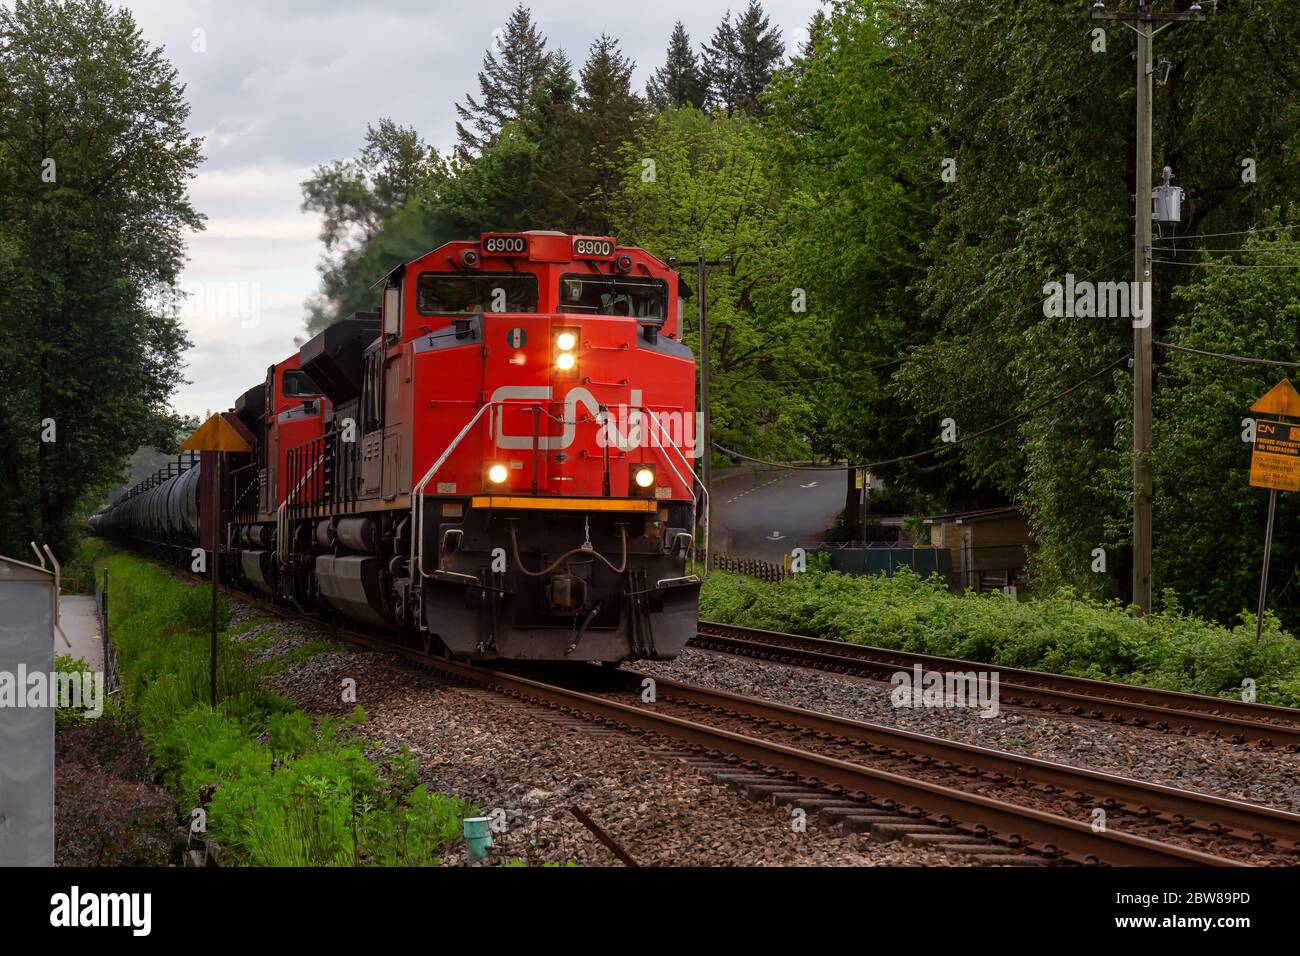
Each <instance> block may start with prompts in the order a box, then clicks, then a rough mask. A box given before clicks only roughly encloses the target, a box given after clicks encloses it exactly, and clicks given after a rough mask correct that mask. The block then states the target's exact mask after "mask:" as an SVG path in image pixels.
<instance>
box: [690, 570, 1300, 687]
mask: <svg viewBox="0 0 1300 956" xmlns="http://www.w3.org/2000/svg"><path fill="white" fill-rule="evenodd" d="M700 616H701V617H702V618H705V619H707V620H715V621H719V622H725V623H734V624H741V625H746V626H749V627H758V628H764V629H767V630H774V631H787V632H790V633H795V634H807V635H810V636H812V637H821V638H828V639H832V640H841V641H848V642H850V643H854V644H871V645H875V646H878V647H889V648H898V649H901V650H908V651H914V652H919V653H924V654H936V655H940V656H944V657H957V658H962V659H965V660H972V661H980V662H984V663H989V664H1001V665H1003V666H1005V667H1025V668H1031V669H1035V670H1042V671H1049V672H1052V673H1059V674H1071V675H1075V676H1080V677H1091V678H1096V679H1100V680H1111V681H1119V682H1122V683H1129V684H1142V685H1147V686H1151V687H1162V688H1166V689H1171V690H1180V691H1187V692H1190V693H1196V694H1209V695H1213V696H1221V697H1234V698H1237V699H1240V698H1241V695H1242V686H1243V681H1246V680H1253V681H1254V682H1255V685H1256V694H1257V699H1258V701H1259V702H1261V703H1270V704H1280V705H1283V706H1289V707H1296V706H1300V641H1297V640H1296V639H1295V638H1294V637H1293V636H1292V635H1290V634H1288V633H1286V632H1285V631H1283V630H1282V629H1281V626H1280V624H1279V623H1278V620H1277V618H1276V617H1275V616H1273V615H1272V614H1268V615H1267V616H1266V617H1265V620H1264V629H1263V636H1262V637H1261V639H1260V640H1259V641H1258V642H1256V641H1255V639H1254V637H1255V619H1254V615H1253V614H1250V613H1243V614H1242V617H1241V621H1240V623H1238V624H1237V625H1236V626H1235V627H1224V626H1222V625H1219V624H1215V623H1213V622H1210V621H1205V620H1202V619H1200V618H1197V617H1193V616H1191V615H1189V614H1187V613H1185V612H1184V611H1183V609H1182V608H1180V607H1179V605H1178V602H1177V599H1176V597H1175V596H1174V595H1173V594H1172V593H1171V592H1166V593H1165V594H1164V596H1163V600H1162V607H1161V608H1160V609H1159V610H1158V611H1157V612H1156V613H1154V614H1152V615H1151V616H1150V617H1149V618H1147V619H1145V620H1144V619H1141V618H1137V617H1135V616H1133V615H1132V614H1131V613H1130V612H1129V610H1128V609H1127V608H1124V607H1122V606H1121V605H1120V604H1118V603H1115V602H1101V601H1095V600H1092V599H1088V598H1083V597H1080V596H1078V595H1076V594H1073V593H1071V592H1070V591H1068V590H1061V591H1058V592H1057V593H1055V594H1051V595H1046V596H1042V597H1039V598H1037V599H1035V600H1031V601H1014V600H1009V599H1008V598H1006V597H1005V596H1004V595H1002V594H1000V593H992V594H975V593H971V592H967V593H963V594H954V593H952V592H949V591H948V590H947V589H946V588H945V587H944V586H943V585H942V583H941V582H939V581H937V580H932V581H926V580H922V579H921V578H919V577H917V576H916V575H915V574H913V573H910V572H906V571H905V572H903V573H898V574H895V575H894V576H893V577H885V576H883V575H880V576H871V577H867V576H863V577H853V576H850V575H845V574H838V573H835V572H832V571H826V570H824V569H817V570H810V571H808V572H806V573H803V574H797V575H794V576H792V577H789V578H786V579H785V580H784V581H782V582H781V583H780V584H769V583H767V582H764V581H759V580H757V579H755V578H749V577H744V576H742V575H736V574H729V573H726V572H721V571H715V572H712V573H711V574H710V575H709V577H708V579H707V580H706V582H705V585H704V589H703V592H702V594H701V599H700Z"/></svg>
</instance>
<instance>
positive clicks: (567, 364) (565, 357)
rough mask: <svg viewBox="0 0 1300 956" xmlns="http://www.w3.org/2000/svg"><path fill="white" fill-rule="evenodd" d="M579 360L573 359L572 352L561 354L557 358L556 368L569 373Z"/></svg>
mask: <svg viewBox="0 0 1300 956" xmlns="http://www.w3.org/2000/svg"><path fill="white" fill-rule="evenodd" d="M576 362H577V359H575V358H574V357H573V353H572V352H561V353H560V354H559V355H557V356H556V357H555V367H556V368H558V369H559V370H560V371H561V372H567V371H569V370H570V369H572V368H573V366H574V364H575V363H576Z"/></svg>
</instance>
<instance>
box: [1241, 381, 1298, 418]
mask: <svg viewBox="0 0 1300 956" xmlns="http://www.w3.org/2000/svg"><path fill="white" fill-rule="evenodd" d="M1250 410H1251V411H1252V412H1263V413H1264V414H1265V415H1285V416H1287V417H1288V418H1300V392H1297V391H1296V390H1295V386H1294V385H1292V384H1291V380H1290V379H1289V378H1284V379H1282V381H1280V382H1278V383H1277V384H1276V385H1274V386H1273V387H1272V388H1270V389H1269V390H1268V391H1267V392H1266V393H1265V395H1264V397H1263V398H1261V399H1260V400H1259V401H1257V402H1256V403H1255V404H1254V405H1252V406H1250Z"/></svg>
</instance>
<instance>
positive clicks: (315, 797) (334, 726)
mask: <svg viewBox="0 0 1300 956" xmlns="http://www.w3.org/2000/svg"><path fill="white" fill-rule="evenodd" d="M87 547H88V548H90V549H91V550H92V552H93V555H94V557H95V561H96V565H97V567H98V568H102V567H104V566H106V567H107V568H108V570H109V580H110V589H111V592H110V600H109V613H110V627H111V629H112V633H113V637H114V640H115V641H116V643H117V647H118V655H119V659H120V662H121V670H122V682H123V690H124V698H125V706H126V707H127V709H128V710H129V712H130V713H131V715H132V717H133V718H134V719H135V720H136V721H137V723H138V725H139V727H140V732H141V735H142V738H143V740H144V743H145V746H146V748H147V749H148V751H149V753H150V756H151V758H152V760H153V762H154V767H155V770H156V772H157V773H158V774H159V776H160V778H161V780H162V782H163V784H164V785H165V786H166V787H167V789H168V790H170V791H171V792H172V793H173V794H174V795H175V796H176V798H177V800H178V801H179V803H180V806H181V807H182V808H183V809H186V808H198V807H202V808H203V810H204V815H205V818H206V819H205V826H206V831H207V833H208V834H209V836H211V837H213V838H215V839H216V840H217V841H218V842H220V843H221V844H222V845H223V846H224V848H225V849H226V852H227V857H228V859H229V860H231V861H232V862H235V863H238V864H243V865H252V866H354V865H375V866H388V865H403V866H411V865H431V864H436V863H437V862H438V859H439V854H440V853H442V852H444V850H445V849H446V847H447V846H448V845H449V844H450V843H451V842H452V841H454V840H456V839H457V838H458V837H459V833H460V821H461V819H462V818H463V817H465V816H470V815H473V814H474V813H475V812H476V811H475V808H473V807H471V806H469V805H467V804H465V803H464V802H462V801H460V800H457V799H455V798H452V797H448V796H445V795H443V794H437V793H431V792H429V791H428V790H427V789H426V788H424V787H423V786H420V785H419V784H418V779H417V777H418V766H417V764H416V762H415V760H414V759H413V758H412V757H411V756H410V754H409V753H407V752H406V751H405V750H404V749H403V751H402V752H400V753H399V754H398V755H397V756H396V757H395V758H393V759H391V760H388V761H383V762H376V761H374V760H371V759H370V758H369V756H368V755H367V752H366V747H365V742H364V740H363V739H362V738H361V736H360V735H359V734H357V733H356V732H355V730H354V725H355V724H357V723H359V722H361V721H363V720H364V714H363V713H362V712H361V711H360V708H358V709H357V713H356V714H355V715H354V716H353V718H351V719H349V720H338V719H336V718H330V717H320V718H312V717H309V716H308V715H307V714H305V713H303V712H302V711H300V710H298V709H296V708H295V707H294V705H293V703H292V702H291V701H289V700H288V699H287V698H285V697H283V696H281V695H278V694H275V693H273V692H271V691H269V690H267V689H265V688H264V687H262V686H261V685H260V684H259V681H258V677H259V675H260V674H262V673H265V672H269V671H270V670H271V669H273V668H274V667H275V666H277V662H276V661H272V662H270V663H269V664H264V665H257V664H253V663H252V662H251V661H250V660H249V659H248V655H247V651H246V649H245V648H244V647H243V646H242V645H241V644H240V643H238V642H235V641H232V640H231V632H230V631H229V630H228V625H229V613H228V608H227V607H225V606H224V605H223V606H222V607H221V608H220V619H219V624H220V627H221V628H222V630H221V631H220V632H219V633H218V661H219V668H218V681H217V686H218V691H219V703H218V705H217V707H215V708H213V707H211V706H209V704H208V699H209V688H208V666H209V647H210V643H209V642H210V637H209V634H210V631H209V614H210V600H211V598H210V592H209V591H208V590H207V589H206V588H202V587H191V586H189V585H187V584H185V583H183V582H181V581H179V580H176V579H174V578H172V577H169V576H167V575H166V574H164V573H163V572H162V571H161V570H159V569H158V568H156V567H154V566H153V565H151V564H148V563H146V562H144V561H142V560H139V559H137V558H133V557H129V556H126V555H121V554H117V553H113V552H109V551H108V550H107V549H105V548H104V546H103V545H102V544H99V543H96V542H92V543H90V544H88V546H87ZM244 626H245V627H248V626H252V625H251V624H245V625H244ZM334 649H336V648H335V647H334V646H333V645H330V644H328V643H327V642H312V643H311V644H308V645H306V646H304V647H303V648H301V649H299V650H298V651H296V652H295V654H296V655H297V657H295V659H305V657H308V656H311V655H312V654H316V653H320V652H322V651H324V650H334Z"/></svg>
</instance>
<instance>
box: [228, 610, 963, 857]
mask: <svg viewBox="0 0 1300 956" xmlns="http://www.w3.org/2000/svg"><path fill="white" fill-rule="evenodd" d="M231 607H232V622H234V623H235V626H236V627H238V624H239V622H248V626H247V627H246V628H245V629H244V633H243V634H241V635H239V637H237V638H236V639H237V640H256V649H255V650H254V653H255V654H256V656H257V657H258V658H259V659H266V658H269V657H271V656H275V657H283V658H284V663H283V665H282V666H281V668H280V669H279V670H277V671H276V672H275V673H274V674H271V675H269V676H267V677H266V678H265V680H266V682H267V683H268V685H269V686H271V687H272V688H274V689H276V690H278V691H280V692H281V693H284V694H286V695H287V696H288V697H290V698H291V699H292V700H294V702H295V703H296V704H297V705H298V706H300V707H302V708H303V709H304V710H306V711H308V712H309V713H327V714H332V715H336V716H340V717H341V716H346V715H348V714H351V713H352V711H353V708H354V706H355V704H353V703H352V702H351V701H350V700H347V701H345V700H344V699H343V696H344V695H343V693H342V688H343V685H344V682H345V680H346V679H349V678H350V679H351V680H352V681H355V682H356V685H355V686H356V695H357V699H356V703H357V704H360V705H361V706H362V708H364V710H365V713H366V722H365V723H364V724H363V725H360V726H359V727H358V730H359V732H360V733H362V734H363V735H365V736H366V737H368V738H369V739H370V740H371V741H372V742H373V746H374V750H375V751H376V753H375V756H376V757H380V756H387V755H391V754H393V753H396V752H397V751H398V750H399V749H400V747H401V746H403V745H405V746H406V747H407V748H408V749H409V750H410V752H411V753H412V755H413V756H414V757H415V758H416V759H417V760H418V761H419V764H420V767H421V782H423V783H425V784H426V785H427V786H429V787H430V788H431V789H434V790H437V791H440V792H444V793H449V794H454V795H457V796H460V797H462V798H464V799H466V800H468V801H470V802H472V803H474V804H476V805H477V806H479V807H480V808H481V810H482V812H483V813H484V814H485V815H489V816H492V815H496V816H497V818H498V819H500V818H501V816H502V815H504V820H505V829H504V831H503V832H498V833H495V834H494V837H493V839H494V841H495V844H496V849H495V852H494V858H495V860H497V861H501V862H504V861H515V860H518V861H522V862H526V863H527V864H529V865H541V864H544V863H550V864H564V863H568V862H572V863H576V864H578V865H596V866H603V865H622V864H621V863H620V862H619V861H618V860H617V858H616V857H615V856H614V854H613V853H612V852H611V851H610V850H609V849H608V848H606V847H605V846H604V845H602V844H601V843H600V842H599V841H598V840H597V839H596V837H595V836H594V835H593V834H592V833H591V832H590V831H588V830H587V829H586V828H585V827H584V826H583V825H582V824H580V823H579V822H578V821H577V819H575V818H574V816H573V815H572V814H571V813H570V808H571V807H575V806H576V807H579V808H580V809H582V810H583V811H585V812H586V813H587V814H588V815H589V816H590V817H591V818H592V819H593V820H594V821H595V822H596V823H597V824H598V825H599V826H600V827H601V828H603V829H604V830H605V831H606V832H607V833H608V834H609V835H610V836H611V837H612V838H613V839H614V840H615V841H616V842H617V843H618V844H619V845H620V846H622V847H623V848H624V849H625V850H626V851H627V853H628V854H630V855H631V857H632V858H633V859H634V860H635V861H636V862H637V863H638V864H641V865H669V866H673V865H678V866H777V865H779V866H954V865H966V864H967V862H968V860H967V859H966V858H965V857H962V856H959V855H954V856H949V855H947V854H946V853H944V852H943V851H940V850H936V849H933V848H930V847H923V846H914V845H909V844H905V843H897V842H883V843H882V842H875V841H873V840H871V839H870V837H869V836H868V835H867V834H865V833H842V832H840V830H839V829H838V828H834V827H828V826H826V825H824V824H821V823H819V822H817V820H816V817H815V815H814V814H812V813H809V814H808V817H807V826H806V830H804V831H803V832H796V828H795V826H794V825H792V824H793V816H792V813H791V809H790V808H789V807H777V806H771V805H764V804H760V803H757V802H755V801H752V800H750V799H748V798H747V797H745V796H743V795H742V794H740V793H739V792H737V791H736V790H733V789H731V788H729V787H728V786H726V785H724V784H722V783H720V782H718V781H716V780H715V779H714V778H713V777H712V776H710V775H706V774H702V773H699V772H697V771H695V770H693V769H692V768H691V767H689V766H687V765H686V764H684V763H682V762H680V761H678V760H676V759H673V758H671V757H667V756H664V755H663V750H664V748H663V747H662V745H660V744H657V743H652V742H650V741H647V740H646V739H644V738H642V737H638V736H634V735H631V734H625V733H619V732H615V731H610V730H607V729H605V728H603V727H601V726H599V725H595V724H590V725H588V724H584V723H583V722H580V721H575V720H571V719H561V718H560V717H559V715H553V714H552V713H551V712H546V711H544V710H543V709H542V708H538V707H532V706H529V705H526V704H521V703H520V702H517V701H514V700H511V699H508V698H505V697H502V696H500V695H496V694H494V693H492V692H489V691H484V690H480V689H477V688H465V687H461V686H458V685H451V684H444V683H442V682H440V681H439V680H438V679H436V678H433V677H430V676H428V675H426V674H424V673H423V672H420V671H416V670H414V669H412V668H410V667H408V666H406V665H405V664H404V663H403V662H402V661H401V660H400V659H399V658H397V657H395V656H393V655H387V654H381V653H375V652H370V651H360V650H354V649H351V648H348V647H347V646H346V645H338V646H339V648H340V649H339V650H338V651H327V652H322V653H317V654H314V655H312V656H310V657H306V658H304V659H301V660H294V659H293V658H292V657H291V656H287V655H291V654H292V652H293V651H294V650H296V649H297V648H300V647H303V646H305V645H307V644H308V643H309V642H313V641H316V640H319V639H320V638H321V637H322V634H320V633H318V632H316V631H315V629H313V628H312V627H311V626H310V625H304V624H298V623H293V622H287V621H279V620H274V621H271V622H269V623H268V622H265V621H262V620H261V619H260V617H261V616H260V615H259V614H258V612H257V611H256V610H255V609H252V608H249V607H248V606H244V605H240V604H239V603H238V602H237V600H235V599H232V601H231ZM254 616H257V617H258V618H259V620H258V621H256V622H254V621H253V620H252V618H253V617H254ZM443 862H444V864H445V865H452V866H454V865H463V864H464V862H465V860H464V856H463V850H462V849H461V848H459V847H458V848H456V849H454V850H453V851H452V852H450V853H448V854H447V855H446V856H445V857H444V861H443Z"/></svg>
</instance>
